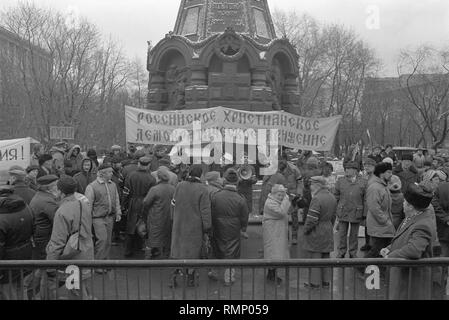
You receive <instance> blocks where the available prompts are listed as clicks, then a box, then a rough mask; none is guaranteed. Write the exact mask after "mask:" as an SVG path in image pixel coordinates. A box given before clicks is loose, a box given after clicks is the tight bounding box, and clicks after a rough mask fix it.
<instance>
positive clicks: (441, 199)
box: [432, 182, 449, 243]
mask: <svg viewBox="0 0 449 320" xmlns="http://www.w3.org/2000/svg"><path fill="white" fill-rule="evenodd" d="M432 205H433V208H434V210H435V217H436V225H437V233H438V240H439V241H440V242H446V243H448V242H449V225H448V223H449V182H443V183H440V185H439V186H438V188H437V189H436V191H435V197H434V198H433V201H432Z"/></svg>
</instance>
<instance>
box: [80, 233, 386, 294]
mask: <svg viewBox="0 0 449 320" xmlns="http://www.w3.org/2000/svg"><path fill="white" fill-rule="evenodd" d="M261 231H262V230H261V226H260V225H251V226H250V227H249V228H248V235H249V239H247V240H243V241H242V258H244V259H257V258H262V257H263V254H262V249H263V242H262V232H261ZM301 231H302V230H301V229H300V230H299V234H301V233H302V232H301ZM362 242H363V239H360V243H362ZM298 243H299V244H298V245H296V246H291V248H290V251H291V257H292V258H303V257H304V253H303V250H302V246H301V237H300V239H299V241H298ZM122 254H123V251H122V247H121V246H117V247H114V249H113V254H112V258H113V259H122V257H123V256H122ZM333 256H334V255H333ZM143 258H144V253H143V252H141V253H139V254H138V255H137V256H136V257H133V258H132V259H143ZM172 271H173V270H167V269H164V270H136V269H128V270H117V271H112V272H109V273H108V274H106V275H98V274H95V275H94V276H93V277H92V278H91V279H90V280H89V281H88V285H89V287H91V288H93V295H94V296H95V297H97V298H99V299H144V300H147V299H150V297H151V299H156V300H157V299H184V298H185V299H194V300H196V299H202V300H207V299H213V300H234V299H237V300H242V299H243V300H251V299H258V300H259V299H261V300H263V299H299V300H306V299H354V298H355V299H381V298H383V297H384V294H385V293H384V290H383V289H382V290H377V291H367V290H366V289H365V285H364V280H363V278H360V277H357V276H356V275H355V274H354V270H353V269H352V268H347V269H346V270H345V271H344V272H343V270H342V269H341V268H334V269H333V270H332V273H333V279H334V281H333V282H332V286H331V288H329V289H327V290H325V289H321V290H317V289H314V290H310V289H308V288H306V287H304V282H308V276H309V272H308V270H307V269H301V270H299V269H296V268H289V269H288V270H285V269H282V270H279V271H278V272H279V276H280V277H281V278H282V279H283V282H282V284H281V285H275V284H274V283H272V282H268V281H266V278H265V276H266V270H264V269H261V268H259V269H244V270H241V269H237V270H236V282H235V283H234V285H233V286H232V287H226V286H224V283H223V281H222V280H221V279H220V280H219V281H211V280H209V279H208V277H207V270H201V271H200V272H199V283H200V286H199V287H197V288H188V287H187V286H185V285H184V284H183V277H178V281H179V287H178V288H176V289H172V288H170V287H169V284H170V275H171V272H172ZM218 272H219V274H221V275H222V274H223V272H224V270H218ZM343 283H345V286H343Z"/></svg>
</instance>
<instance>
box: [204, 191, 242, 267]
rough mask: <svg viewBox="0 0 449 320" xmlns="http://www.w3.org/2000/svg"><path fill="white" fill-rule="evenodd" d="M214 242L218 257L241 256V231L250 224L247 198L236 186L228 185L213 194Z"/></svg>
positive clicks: (230, 257)
mask: <svg viewBox="0 0 449 320" xmlns="http://www.w3.org/2000/svg"><path fill="white" fill-rule="evenodd" d="M211 215H212V231H213V237H212V243H213V248H214V253H215V255H216V257H217V258H218V259H239V258H240V238H241V236H240V231H241V230H243V231H246V227H247V225H248V206H247V204H246V199H245V198H244V197H243V196H242V195H241V194H239V193H238V192H237V188H236V186H230V185H227V186H225V187H224V188H223V190H220V191H218V192H216V193H214V194H213V195H212V202H211Z"/></svg>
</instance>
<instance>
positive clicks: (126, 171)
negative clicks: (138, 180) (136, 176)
mask: <svg viewBox="0 0 449 320" xmlns="http://www.w3.org/2000/svg"><path fill="white" fill-rule="evenodd" d="M137 168H138V165H137V160H133V161H131V162H130V163H129V164H127V165H126V166H124V167H123V170H122V175H123V179H125V181H126V179H128V177H129V176H130V175H131V173H133V172H135V171H137Z"/></svg>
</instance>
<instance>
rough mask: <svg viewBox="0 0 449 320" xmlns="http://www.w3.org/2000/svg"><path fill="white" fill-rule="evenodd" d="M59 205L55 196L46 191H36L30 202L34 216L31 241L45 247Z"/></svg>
mask: <svg viewBox="0 0 449 320" xmlns="http://www.w3.org/2000/svg"><path fill="white" fill-rule="evenodd" d="M58 206H59V203H58V201H57V200H56V198H55V196H54V195H52V194H51V193H49V192H47V191H38V192H36V195H35V196H34V197H33V199H32V200H31V202H30V209H31V211H32V212H33V215H34V228H33V239H34V242H35V243H36V244H42V246H46V245H47V243H48V241H49V240H50V237H51V231H52V228H53V219H54V217H55V213H56V210H57V209H58Z"/></svg>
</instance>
